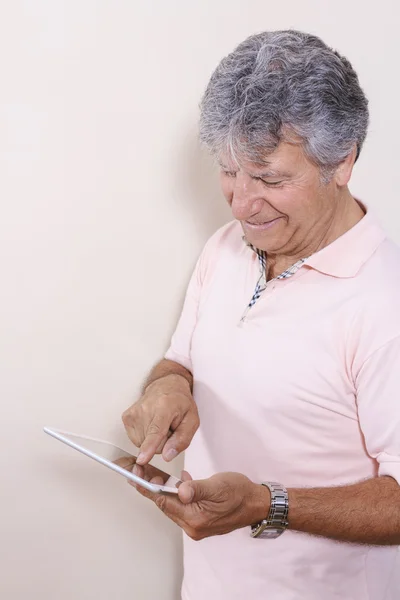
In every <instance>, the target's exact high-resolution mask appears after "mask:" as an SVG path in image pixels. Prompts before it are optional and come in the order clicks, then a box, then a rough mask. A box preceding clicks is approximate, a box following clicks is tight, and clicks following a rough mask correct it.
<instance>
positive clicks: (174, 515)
mask: <svg viewBox="0 0 400 600" xmlns="http://www.w3.org/2000/svg"><path fill="white" fill-rule="evenodd" d="M156 483H157V485H160V484H159V483H158V482H156ZM136 489H137V491H138V492H139V494H141V495H142V496H144V497H145V498H148V499H149V500H152V501H153V502H154V504H155V505H156V506H157V507H158V508H159V509H160V510H161V511H162V512H163V513H164V514H165V515H166V516H167V517H168V518H170V519H171V520H172V521H174V522H175V523H177V524H178V525H179V526H181V524H182V523H183V522H184V521H183V513H184V510H185V507H184V506H183V504H182V503H181V502H180V500H179V499H178V498H177V496H175V495H169V494H163V493H160V492H151V491H150V490H147V489H146V488H144V487H142V486H141V485H139V484H137V487H136Z"/></svg>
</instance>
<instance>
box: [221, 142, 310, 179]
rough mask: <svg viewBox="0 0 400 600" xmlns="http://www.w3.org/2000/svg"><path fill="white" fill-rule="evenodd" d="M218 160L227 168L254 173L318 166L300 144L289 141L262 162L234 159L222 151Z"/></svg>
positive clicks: (279, 146)
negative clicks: (311, 160)
mask: <svg viewBox="0 0 400 600" xmlns="http://www.w3.org/2000/svg"><path fill="white" fill-rule="evenodd" d="M218 162H219V164H220V165H221V166H222V167H223V168H226V169H227V170H232V171H238V170H241V171H246V172H247V173H249V174H252V175H257V174H260V173H263V174H264V173H271V175H274V174H279V173H288V174H290V173H296V172H297V171H298V170H300V169H302V170H303V169H304V168H313V169H315V168H316V167H315V165H313V164H312V163H311V162H310V160H309V159H308V158H307V156H306V154H305V152H304V150H303V147H302V146H301V145H300V144H291V143H288V142H281V143H280V144H279V145H278V146H277V148H276V149H275V150H274V151H273V152H269V153H268V154H266V155H265V160H264V161H262V162H251V161H249V160H246V159H243V160H240V159H238V160H234V159H233V158H232V156H231V155H230V154H229V153H228V152H226V153H221V154H220V155H219V157H218Z"/></svg>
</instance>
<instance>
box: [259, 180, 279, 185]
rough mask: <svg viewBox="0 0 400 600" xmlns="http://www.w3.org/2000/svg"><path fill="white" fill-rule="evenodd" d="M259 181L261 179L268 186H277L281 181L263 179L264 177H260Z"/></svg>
mask: <svg viewBox="0 0 400 600" xmlns="http://www.w3.org/2000/svg"><path fill="white" fill-rule="evenodd" d="M259 181H262V182H263V183H264V185H266V186H268V187H278V186H280V185H281V184H282V183H283V181H265V179H260V180H259Z"/></svg>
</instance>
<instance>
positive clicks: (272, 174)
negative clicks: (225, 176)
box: [218, 161, 289, 179]
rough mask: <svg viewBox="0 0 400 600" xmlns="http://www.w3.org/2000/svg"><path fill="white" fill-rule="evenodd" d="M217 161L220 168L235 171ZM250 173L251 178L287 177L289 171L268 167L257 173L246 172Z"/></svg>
mask: <svg viewBox="0 0 400 600" xmlns="http://www.w3.org/2000/svg"><path fill="white" fill-rule="evenodd" d="M218 162H219V166H220V167H221V169H223V170H224V171H227V172H232V173H236V172H237V171H235V170H232V169H230V168H229V167H227V166H226V165H224V163H222V162H220V161H218ZM248 174H249V175H250V177H251V178H252V179H265V178H268V177H275V178H276V177H281V178H284V177H289V173H284V172H280V171H274V170H273V169H269V170H268V171H263V172H262V173H257V175H256V174H252V173H248Z"/></svg>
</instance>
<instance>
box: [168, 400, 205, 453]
mask: <svg viewBox="0 0 400 600" xmlns="http://www.w3.org/2000/svg"><path fill="white" fill-rule="evenodd" d="M198 426H199V420H198V416H197V414H196V413H195V412H193V411H190V412H189V413H187V414H186V415H185V417H184V418H183V419H182V421H181V423H180V425H178V427H177V428H176V429H175V431H174V433H173V434H172V435H171V437H170V438H169V439H168V440H167V441H166V443H165V446H164V450H163V453H162V455H163V458H164V460H165V461H167V462H169V461H171V460H173V459H174V458H176V457H177V456H178V454H180V453H181V452H183V451H184V450H186V448H188V447H189V444H190V442H191V441H192V439H193V436H194V434H195V433H196V431H197V428H198Z"/></svg>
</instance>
